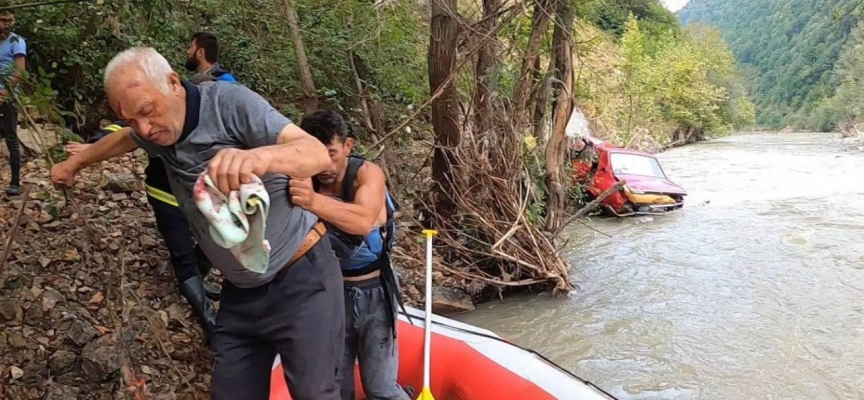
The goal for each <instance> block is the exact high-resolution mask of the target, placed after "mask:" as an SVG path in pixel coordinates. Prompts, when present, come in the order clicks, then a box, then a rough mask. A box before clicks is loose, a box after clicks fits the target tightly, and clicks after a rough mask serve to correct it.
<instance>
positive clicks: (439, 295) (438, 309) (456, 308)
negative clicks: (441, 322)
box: [432, 287, 474, 315]
mask: <svg viewBox="0 0 864 400" xmlns="http://www.w3.org/2000/svg"><path fill="white" fill-rule="evenodd" d="M471 310H474V302H472V301H471V296H469V295H468V293H465V292H464V291H462V290H459V289H455V288H451V287H436V288H433V289H432V313H434V314H438V315H447V314H454V313H458V312H465V311H471Z"/></svg>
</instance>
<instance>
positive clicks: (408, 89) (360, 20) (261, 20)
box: [14, 0, 428, 131]
mask: <svg viewBox="0 0 864 400" xmlns="http://www.w3.org/2000/svg"><path fill="white" fill-rule="evenodd" d="M296 6H297V12H298V15H299V18H300V23H301V30H302V31H303V39H304V42H305V43H304V44H305V48H306V52H307V56H308V58H309V63H310V65H311V67H312V70H313V71H314V73H315V80H316V87H317V89H318V91H319V95H320V97H321V98H322V100H324V101H326V102H328V103H330V104H332V105H333V106H334V107H337V108H341V109H343V110H344V109H349V108H350V107H353V106H354V103H355V100H356V99H355V97H356V93H357V89H356V81H355V77H354V74H353V71H352V69H351V64H350V61H349V60H350V59H349V51H350V52H353V53H356V54H357V56H359V57H360V59H362V60H363V64H364V66H365V67H366V71H365V72H367V75H368V76H367V83H368V84H369V85H370V86H371V88H372V90H373V93H372V95H373V96H380V97H381V98H385V99H387V100H391V101H393V102H397V103H416V102H418V101H419V100H420V99H421V98H422V97H423V96H424V95H425V93H426V92H427V91H428V89H427V88H428V86H427V85H425V84H424V82H425V79H426V73H425V71H426V68H425V62H426V60H425V54H424V51H425V43H426V42H427V41H428V35H427V34H426V33H424V29H425V28H424V27H423V25H422V24H421V21H422V14H420V13H421V9H420V6H419V5H418V4H416V3H414V2H409V1H402V2H391V4H390V5H389V6H386V7H373V5H372V3H371V2H368V1H362V0H345V1H338V2H332V1H327V0H299V1H296ZM16 17H17V20H18V22H17V25H16V26H15V28H14V30H15V31H16V32H17V33H19V34H21V35H22V36H24V37H25V38H26V39H27V41H28V47H29V49H30V54H29V56H30V57H29V60H28V61H29V65H30V67H29V69H31V70H32V69H33V68H34V67H33V66H39V67H41V68H43V69H44V71H45V72H46V73H50V74H54V76H53V77H52V78H51V80H52V83H53V87H54V88H55V89H56V90H57V92H58V93H57V95H56V99H57V102H58V104H59V106H60V107H61V108H62V109H65V110H68V111H71V112H73V113H74V118H68V119H69V120H70V121H69V122H72V123H73V124H72V125H73V126H74V127H76V129H81V130H83V131H87V130H92V129H95V127H96V125H97V124H98V121H99V119H100V118H106V117H110V111H109V110H108V109H107V107H105V101H104V94H103V90H102V73H103V71H104V67H105V65H106V64H107V63H108V61H109V60H110V59H111V57H113V56H114V54H116V53H117V52H119V51H121V50H123V49H125V48H128V47H130V46H138V45H146V46H151V47H154V48H156V49H157V50H159V51H160V52H161V53H162V54H163V55H164V56H165V57H166V58H167V59H168V60H169V62H171V64H172V65H173V66H174V68H175V69H176V70H177V71H178V72H180V73H181V74H185V73H186V72H185V70H184V69H183V65H184V63H185V61H186V56H185V52H184V50H185V49H186V48H187V46H188V45H189V41H190V37H191V35H192V34H193V33H194V32H197V31H201V30H208V31H212V32H214V33H216V34H217V35H218V36H219V37H220V40H221V41H222V55H221V59H220V64H221V65H222V66H223V67H224V68H226V69H228V70H229V71H231V72H232V73H233V74H234V75H235V76H236V77H237V78H238V80H239V81H240V82H241V83H243V84H245V85H247V86H249V87H250V88H252V89H253V90H256V91H258V92H260V93H262V94H264V95H265V96H266V97H268V99H270V100H271V101H272V102H273V103H274V104H275V105H276V106H277V107H279V108H281V109H282V110H283V111H285V112H286V113H287V114H288V115H289V116H291V117H293V118H296V119H299V117H300V115H299V113H298V112H297V108H296V107H295V103H296V102H297V101H298V100H299V93H301V91H300V88H299V79H298V78H297V73H296V57H295V56H294V44H293V42H292V41H291V40H290V37H289V35H288V30H287V24H286V23H285V19H284V15H283V12H282V1H281V0H251V1H243V2H241V1H238V0H198V1H194V2H188V1H177V0H161V1H141V0H138V1H129V2H103V1H101V0H97V1H91V2H83V3H68V4H58V5H51V6H43V7H37V8H28V9H22V10H20V11H19V12H17V13H16ZM67 117H68V116H67Z"/></svg>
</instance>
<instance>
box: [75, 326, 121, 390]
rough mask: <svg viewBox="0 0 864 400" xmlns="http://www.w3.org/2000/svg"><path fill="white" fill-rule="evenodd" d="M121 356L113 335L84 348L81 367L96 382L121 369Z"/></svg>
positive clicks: (101, 338) (88, 344)
mask: <svg viewBox="0 0 864 400" xmlns="http://www.w3.org/2000/svg"><path fill="white" fill-rule="evenodd" d="M120 363H121V361H120V355H119V352H118V351H117V344H116V342H115V341H114V336H113V335H105V336H102V337H100V338H99V339H96V340H94V341H92V342H90V343H87V345H86V346H84V349H83V350H82V351H81V367H82V369H83V370H84V373H85V374H86V375H87V376H88V377H89V378H90V379H92V380H94V381H101V380H103V379H105V377H106V375H108V374H111V373H114V372H116V371H118V370H119V369H120V366H121V365H120Z"/></svg>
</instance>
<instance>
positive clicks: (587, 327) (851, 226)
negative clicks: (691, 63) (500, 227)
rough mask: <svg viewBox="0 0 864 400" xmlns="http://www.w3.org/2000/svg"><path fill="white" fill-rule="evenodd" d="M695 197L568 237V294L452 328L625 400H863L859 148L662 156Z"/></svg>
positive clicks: (764, 142)
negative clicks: (519, 349)
mask: <svg viewBox="0 0 864 400" xmlns="http://www.w3.org/2000/svg"><path fill="white" fill-rule="evenodd" d="M658 157H659V158H660V161H661V163H662V165H663V167H664V169H665V170H666V173H667V175H668V176H669V177H670V178H671V179H672V180H673V181H675V182H677V183H679V184H680V185H682V186H683V187H684V188H685V189H686V190H687V191H688V192H689V195H688V196H687V198H686V200H685V206H684V208H683V209H681V210H680V211H678V212H676V213H673V214H669V215H662V216H651V217H636V218H622V219H600V218H592V219H591V220H589V221H588V223H589V224H590V225H591V226H592V227H593V228H595V229H597V230H599V231H601V232H604V233H606V234H608V235H610V236H611V237H606V236H604V235H602V234H600V233H597V232H595V231H593V230H591V229H588V228H586V227H584V226H581V225H579V224H575V226H574V227H572V228H571V229H570V231H569V233H570V234H572V239H571V246H570V248H571V250H570V252H569V255H568V257H569V258H570V260H571V264H572V266H573V273H572V279H573V282H574V283H575V284H576V285H577V286H578V288H577V290H576V291H575V292H574V293H572V294H571V295H570V296H568V297H566V298H552V297H550V296H548V295H540V296H537V295H531V296H529V295H522V296H515V297H511V298H507V299H506V300H505V301H504V302H503V303H502V302H492V303H488V304H485V305H483V306H481V307H480V308H479V309H478V310H477V311H474V312H471V313H468V314H463V315H459V316H456V319H459V320H461V321H464V322H468V323H471V324H475V325H478V326H481V327H484V328H488V329H491V330H493V331H495V332H496V333H498V334H500V335H502V336H504V337H506V338H508V339H510V340H512V341H514V342H516V343H519V344H522V345H525V346H528V347H531V348H533V349H535V350H538V351H540V352H541V353H543V354H545V355H546V356H548V357H549V358H551V359H552V360H554V361H555V362H557V363H558V364H560V365H561V366H563V367H565V368H568V369H570V370H571V371H573V372H575V373H576V374H578V375H579V376H581V377H583V378H585V379H588V380H590V381H592V382H593V383H595V384H597V385H598V386H600V387H602V388H604V389H605V390H607V391H609V392H610V393H612V394H613V395H615V396H617V397H618V398H620V399H622V400H623V399H639V400H649V399H652V400H653V399H658V400H659V399H700V400H703V399H704V400H733V399H735V400H737V399H778V400H779V399H801V400H811V399H812V400H828V399H843V400H847V399H864V143H860V142H856V141H851V140H841V139H838V138H837V136H836V135H835V134H783V135H780V134H754V135H740V136H731V137H727V138H723V139H719V140H713V141H710V142H705V143H698V144H694V145H690V146H686V147H682V148H677V149H673V150H670V151H667V152H664V153H662V154H660V155H658Z"/></svg>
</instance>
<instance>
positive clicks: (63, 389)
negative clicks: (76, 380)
mask: <svg viewBox="0 0 864 400" xmlns="http://www.w3.org/2000/svg"><path fill="white" fill-rule="evenodd" d="M79 392H80V390H79V389H78V388H77V387H75V386H67V385H53V386H52V387H51V388H50V389H49V390H48V394H47V395H46V396H45V400H74V399H77V398H78V393H79Z"/></svg>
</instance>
